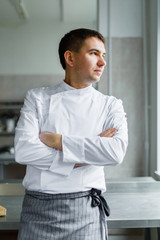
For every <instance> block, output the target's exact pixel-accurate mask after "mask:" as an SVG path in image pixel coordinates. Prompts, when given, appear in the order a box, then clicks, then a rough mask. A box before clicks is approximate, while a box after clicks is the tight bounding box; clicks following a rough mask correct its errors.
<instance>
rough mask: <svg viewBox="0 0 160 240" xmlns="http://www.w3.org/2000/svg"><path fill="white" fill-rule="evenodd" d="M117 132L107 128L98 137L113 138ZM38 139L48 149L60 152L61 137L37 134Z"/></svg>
mask: <svg viewBox="0 0 160 240" xmlns="http://www.w3.org/2000/svg"><path fill="white" fill-rule="evenodd" d="M116 132H117V129H116V128H109V129H107V130H105V131H103V132H101V133H100V134H99V136H100V137H113V136H114V134H115V133H116ZM39 139H40V140H41V142H43V143H44V144H45V145H47V146H48V147H52V148H57V149H59V150H61V151H62V135H61V134H57V133H50V132H42V133H40V134H39ZM85 165H88V164H84V163H83V164H80V163H77V164H75V165H74V168H77V167H82V166H85Z"/></svg>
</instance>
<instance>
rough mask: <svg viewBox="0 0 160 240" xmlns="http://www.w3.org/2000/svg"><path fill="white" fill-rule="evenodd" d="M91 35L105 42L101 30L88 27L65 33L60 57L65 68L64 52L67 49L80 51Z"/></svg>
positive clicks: (60, 48) (61, 43)
mask: <svg viewBox="0 0 160 240" xmlns="http://www.w3.org/2000/svg"><path fill="white" fill-rule="evenodd" d="M89 37H96V38H98V39H100V40H101V41H102V42H103V43H104V44H105V39H104V37H103V36H102V34H100V33H99V32H97V31H95V30H91V29H86V28H79V29H75V30H72V31H70V32H68V33H66V34H65V35H64V37H63V38H62V39H61V41H60V43H59V49H58V52H59V58H60V62H61V65H62V67H63V69H66V63H65V58H64V53H65V52H66V51H67V50H70V51H75V52H78V51H79V50H80V48H81V47H82V45H83V42H84V41H85V40H86V39H87V38H89Z"/></svg>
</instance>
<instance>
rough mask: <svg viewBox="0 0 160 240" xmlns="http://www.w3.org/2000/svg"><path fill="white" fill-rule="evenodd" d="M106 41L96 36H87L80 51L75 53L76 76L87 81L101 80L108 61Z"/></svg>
mask: <svg viewBox="0 0 160 240" xmlns="http://www.w3.org/2000/svg"><path fill="white" fill-rule="evenodd" d="M104 56H105V47H104V43H103V42H102V41H101V40H100V39H98V38H96V37H90V38H87V39H86V40H85V42H84V44H83V45H82V47H81V49H80V50H79V51H78V53H75V52H74V53H73V70H74V72H75V75H76V78H77V79H79V80H80V81H83V82H86V83H94V82H98V81H99V80H100V77H101V75H102V73H103V70H104V67H105V65H106V61H105V60H104Z"/></svg>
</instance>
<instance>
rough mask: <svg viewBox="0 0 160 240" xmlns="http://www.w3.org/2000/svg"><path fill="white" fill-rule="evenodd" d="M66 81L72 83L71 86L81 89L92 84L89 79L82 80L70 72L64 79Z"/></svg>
mask: <svg viewBox="0 0 160 240" xmlns="http://www.w3.org/2000/svg"><path fill="white" fill-rule="evenodd" d="M64 82H65V83H67V84H68V85H70V86H71V87H73V88H77V89H80V88H86V87H88V86H90V85H91V83H90V82H88V81H85V80H83V81H82V80H80V79H77V78H76V77H71V76H70V75H69V74H67V73H66V75H65V80H64Z"/></svg>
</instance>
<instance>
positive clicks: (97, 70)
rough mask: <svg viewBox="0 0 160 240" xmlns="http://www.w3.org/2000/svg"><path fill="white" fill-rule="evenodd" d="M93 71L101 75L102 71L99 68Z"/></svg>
mask: <svg viewBox="0 0 160 240" xmlns="http://www.w3.org/2000/svg"><path fill="white" fill-rule="evenodd" d="M94 72H95V73H97V74H98V75H101V74H102V72H103V71H102V70H101V69H96V70H94Z"/></svg>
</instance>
